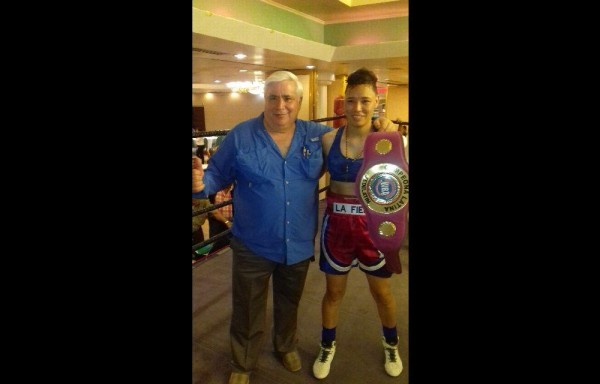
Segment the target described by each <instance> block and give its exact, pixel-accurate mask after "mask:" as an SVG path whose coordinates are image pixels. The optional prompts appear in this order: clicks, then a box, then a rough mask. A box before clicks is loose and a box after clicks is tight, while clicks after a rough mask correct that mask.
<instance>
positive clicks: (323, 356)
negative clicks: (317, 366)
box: [319, 347, 331, 363]
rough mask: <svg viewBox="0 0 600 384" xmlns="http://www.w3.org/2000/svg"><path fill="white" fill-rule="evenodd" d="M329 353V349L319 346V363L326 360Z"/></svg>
mask: <svg viewBox="0 0 600 384" xmlns="http://www.w3.org/2000/svg"><path fill="white" fill-rule="evenodd" d="M329 355H331V349H330V348H324V347H321V356H319V362H321V363H325V362H327V358H328V357H329Z"/></svg>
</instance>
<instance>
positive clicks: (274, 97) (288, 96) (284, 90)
mask: <svg viewBox="0 0 600 384" xmlns="http://www.w3.org/2000/svg"><path fill="white" fill-rule="evenodd" d="M301 102H302V99H301V98H299V97H298V96H297V94H296V83H295V82H294V81H292V80H284V81H279V82H275V83H269V85H268V86H267V87H266V88H265V120H266V123H267V126H268V127H272V128H289V127H292V126H293V125H294V124H295V122H296V118H297V117H298V112H299V111H300V103H301Z"/></svg>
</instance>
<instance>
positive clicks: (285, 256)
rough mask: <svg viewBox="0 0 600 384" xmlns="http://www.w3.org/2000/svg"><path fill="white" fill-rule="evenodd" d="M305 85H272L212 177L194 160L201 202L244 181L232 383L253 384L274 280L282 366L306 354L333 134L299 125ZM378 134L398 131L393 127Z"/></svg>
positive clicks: (287, 77)
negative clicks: (301, 325)
mask: <svg viewBox="0 0 600 384" xmlns="http://www.w3.org/2000/svg"><path fill="white" fill-rule="evenodd" d="M302 98H303V87H302V83H301V82H300V81H299V80H298V78H297V77H296V75H294V74H293V73H291V72H288V71H276V72H274V73H272V74H271V75H270V76H269V77H268V78H267V79H266V81H265V91H264V103H265V104H264V112H262V113H261V114H260V115H259V116H258V117H256V118H252V119H249V120H246V121H244V122H242V123H240V124H238V125H237V126H235V127H234V128H233V129H231V130H230V131H229V132H228V134H227V135H226V136H225V139H224V140H223V142H222V143H220V145H219V150H218V151H216V152H215V154H214V155H213V156H212V157H211V158H210V160H209V163H208V167H207V169H206V170H203V169H202V166H201V163H200V161H199V160H200V159H198V158H197V157H196V158H192V197H194V196H198V197H199V196H203V195H209V194H212V193H216V192H217V191H219V190H221V189H223V188H225V187H226V186H227V185H229V184H231V183H235V192H234V194H233V205H234V209H235V221H234V222H233V226H232V227H231V231H232V234H233V237H232V238H231V242H230V247H231V250H232V253H233V256H232V257H233V259H232V296H233V300H232V303H233V308H232V309H233V313H232V315H231V323H230V336H231V353H232V359H231V366H232V373H231V376H230V377H229V384H248V383H249V382H250V375H251V373H252V372H253V371H254V370H255V369H256V366H257V362H258V357H259V355H260V353H261V350H262V345H263V338H264V336H265V330H264V325H265V320H266V312H267V311H266V310H267V298H268V292H269V281H270V279H271V278H272V279H273V282H272V285H273V330H272V333H271V335H272V343H273V348H274V350H275V353H276V355H277V356H278V357H279V358H280V360H281V362H282V364H283V366H284V367H285V368H286V369H287V370H289V371H291V372H297V371H299V370H300V369H301V368H302V364H301V360H300V356H299V354H298V351H297V343H298V341H297V335H296V328H297V321H298V304H299V302H300V297H301V296H302V291H303V289H304V283H305V281H306V275H307V272H308V267H309V264H310V262H311V259H313V258H314V248H315V246H314V241H315V236H316V233H317V224H318V223H317V220H318V184H319V178H320V177H321V175H322V174H323V153H322V147H321V137H322V136H323V134H325V133H326V132H329V131H330V130H332V128H331V127H328V126H326V125H323V124H318V123H314V122H311V121H305V120H301V119H298V118H297V116H298V112H299V111H300V104H301V102H302ZM374 125H375V126H376V127H382V128H383V129H384V130H392V131H397V129H398V128H397V126H396V125H395V124H393V123H392V122H391V121H390V120H389V119H380V120H378V121H376V122H374Z"/></svg>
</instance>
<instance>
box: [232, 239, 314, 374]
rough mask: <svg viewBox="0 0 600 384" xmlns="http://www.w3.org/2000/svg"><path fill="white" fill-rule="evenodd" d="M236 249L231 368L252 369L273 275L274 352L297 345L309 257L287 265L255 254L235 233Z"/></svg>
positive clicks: (259, 344) (263, 331) (249, 370)
mask: <svg viewBox="0 0 600 384" xmlns="http://www.w3.org/2000/svg"><path fill="white" fill-rule="evenodd" d="M230 247H231V250H232V251H233V263H232V264H233V266H232V269H233V271H232V291H233V292H232V293H233V314H232V316H231V326H230V329H229V333H230V336H231V355H232V361H231V364H232V369H233V371H235V372H247V373H249V372H251V371H253V370H254V368H255V367H256V364H257V362H258V357H259V355H260V353H261V349H262V343H263V338H264V334H265V329H264V328H265V320H266V314H267V298H268V294H269V279H270V278H271V276H273V333H272V341H273V347H274V349H275V352H278V353H286V352H291V351H294V350H295V349H296V345H297V342H298V341H297V338H296V328H297V325H298V304H299V303H300V297H301V296H302V291H303V290H304V283H305V281H306V275H307V273H308V267H309V265H310V259H307V260H305V261H302V262H300V263H297V264H294V265H284V264H279V263H275V262H273V261H270V260H267V259H265V258H263V257H260V256H257V255H255V254H253V253H252V252H251V251H250V250H249V249H247V248H246V247H244V245H243V244H242V243H241V242H240V241H239V240H238V239H236V238H235V237H234V238H232V239H231V244H230Z"/></svg>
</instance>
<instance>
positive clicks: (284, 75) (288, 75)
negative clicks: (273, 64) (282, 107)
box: [265, 71, 304, 99]
mask: <svg viewBox="0 0 600 384" xmlns="http://www.w3.org/2000/svg"><path fill="white" fill-rule="evenodd" d="M285 80H292V81H293V82H295V83H296V96H298V98H300V99H301V98H302V95H303V93H304V88H303V87H302V83H301V82H300V80H298V77H297V76H296V75H294V74H293V73H292V72H289V71H276V72H273V73H272V74H271V75H270V76H269V77H267V79H266V80H265V92H266V89H267V87H268V85H269V84H270V83H278V82H280V81H285Z"/></svg>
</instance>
